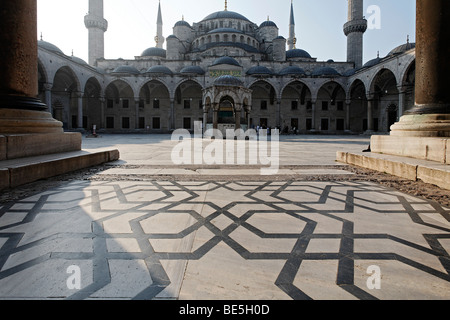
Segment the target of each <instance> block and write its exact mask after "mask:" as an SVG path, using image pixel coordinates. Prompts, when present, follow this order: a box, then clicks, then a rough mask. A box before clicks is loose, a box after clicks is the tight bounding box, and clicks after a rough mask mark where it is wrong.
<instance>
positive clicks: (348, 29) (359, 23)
mask: <svg viewBox="0 0 450 320" xmlns="http://www.w3.org/2000/svg"><path fill="white" fill-rule="evenodd" d="M366 31H367V20H366V19H358V20H351V21H349V22H347V23H346V24H345V25H344V33H345V35H346V36H348V35H349V34H350V33H353V32H361V33H364V32H366Z"/></svg>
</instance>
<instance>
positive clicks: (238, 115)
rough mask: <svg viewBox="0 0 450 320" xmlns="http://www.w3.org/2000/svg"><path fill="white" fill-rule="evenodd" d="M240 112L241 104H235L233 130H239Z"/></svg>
mask: <svg viewBox="0 0 450 320" xmlns="http://www.w3.org/2000/svg"><path fill="white" fill-rule="evenodd" d="M241 112H242V106H240V105H236V108H235V127H234V129H235V130H239V129H240V128H241V116H242V114H241Z"/></svg>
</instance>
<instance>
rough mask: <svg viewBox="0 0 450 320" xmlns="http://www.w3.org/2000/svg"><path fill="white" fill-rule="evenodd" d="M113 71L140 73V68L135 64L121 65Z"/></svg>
mask: <svg viewBox="0 0 450 320" xmlns="http://www.w3.org/2000/svg"><path fill="white" fill-rule="evenodd" d="M112 73H120V74H134V75H138V74H140V72H139V70H138V69H136V68H135V67H133V66H119V67H117V68H115V69H114V71H113V72H112Z"/></svg>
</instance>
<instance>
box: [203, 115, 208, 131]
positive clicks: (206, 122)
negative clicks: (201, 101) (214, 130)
mask: <svg viewBox="0 0 450 320" xmlns="http://www.w3.org/2000/svg"><path fill="white" fill-rule="evenodd" d="M207 124H208V111H207V110H205V109H203V134H205V132H206V125H207Z"/></svg>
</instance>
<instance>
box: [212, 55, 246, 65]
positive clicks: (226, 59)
mask: <svg viewBox="0 0 450 320" xmlns="http://www.w3.org/2000/svg"><path fill="white" fill-rule="evenodd" d="M220 64H228V65H231V66H236V67H240V66H241V65H240V64H239V62H237V61H236V60H235V59H233V58H232V57H228V56H225V57H220V58H218V59H216V60H215V61H214V62H213V64H212V66H217V65H220Z"/></svg>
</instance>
